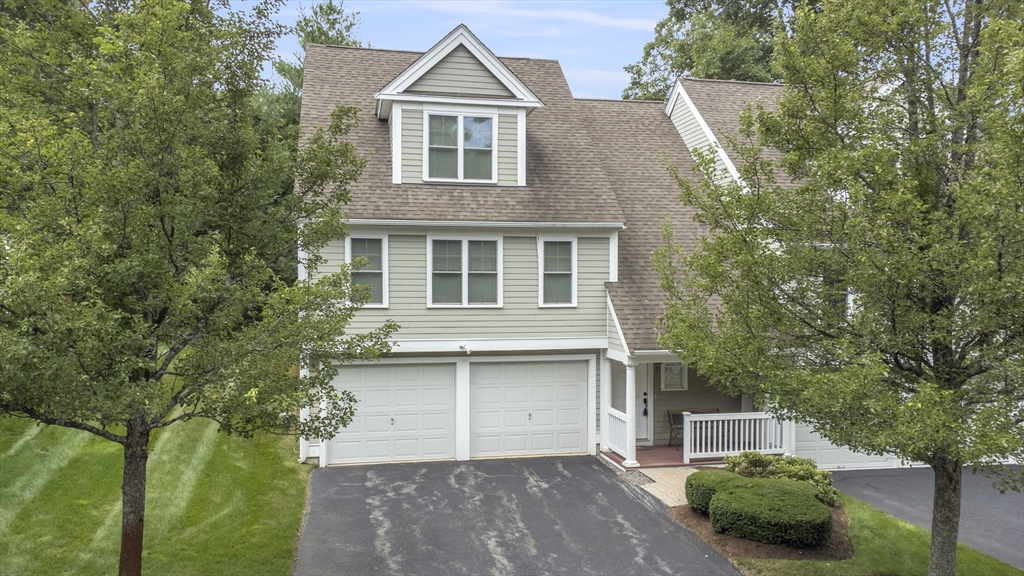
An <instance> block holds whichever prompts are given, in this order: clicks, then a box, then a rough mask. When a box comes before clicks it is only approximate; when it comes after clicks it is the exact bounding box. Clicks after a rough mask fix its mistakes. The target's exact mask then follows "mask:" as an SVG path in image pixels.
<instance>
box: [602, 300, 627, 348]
mask: <svg viewBox="0 0 1024 576" xmlns="http://www.w3.org/2000/svg"><path fill="white" fill-rule="evenodd" d="M605 296H606V297H607V298H608V311H609V312H611V315H612V321H613V322H614V323H615V333H616V334H618V335H619V341H620V342H622V347H623V348H624V349H625V350H626V354H627V355H628V354H629V343H628V342H626V336H625V335H624V334H623V333H622V325H621V324H619V317H618V315H616V314H615V306H614V305H613V304H612V295H611V294H609V293H608V291H607V290H605ZM612 352H614V350H608V353H609V354H608V357H609V358H611V353H612Z"/></svg>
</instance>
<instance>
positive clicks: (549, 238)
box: [537, 236, 579, 308]
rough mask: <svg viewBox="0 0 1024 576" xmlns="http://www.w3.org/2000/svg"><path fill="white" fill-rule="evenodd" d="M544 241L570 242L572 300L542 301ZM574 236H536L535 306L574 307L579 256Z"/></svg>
mask: <svg viewBox="0 0 1024 576" xmlns="http://www.w3.org/2000/svg"><path fill="white" fill-rule="evenodd" d="M545 242H571V243H572V302H570V303H567V304H545V303H544V243H545ZM576 246H577V242H576V237H574V236H538V237H537V306H538V307H540V308H575V307H576V306H577V302H576V292H577V290H576V288H577V284H578V282H577V280H578V276H579V266H578V263H579V258H578V257H577V251H576Z"/></svg>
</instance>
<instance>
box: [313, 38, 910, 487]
mask: <svg viewBox="0 0 1024 576" xmlns="http://www.w3.org/2000/svg"><path fill="white" fill-rule="evenodd" d="M777 90H778V87H777V86H773V85H766V84H752V83H738V82H717V81H700V80H681V81H679V82H678V83H677V84H676V85H675V87H674V89H673V90H672V93H671V97H670V98H669V101H668V102H667V103H666V102H638V101H613V100H590V99H580V98H574V97H573V96H572V93H571V92H570V90H569V86H568V84H567V83H566V80H565V76H564V75H563V73H562V71H561V68H560V67H559V64H558V62H557V61H554V60H542V59H530V58H498V57H496V56H495V55H494V54H493V53H491V51H490V50H489V49H488V48H487V47H486V46H485V45H484V44H483V43H482V42H481V41H480V40H479V39H478V38H476V36H474V35H473V34H472V33H471V32H470V31H469V29H467V28H466V27H465V26H459V27H457V28H456V29H455V30H453V31H452V32H451V33H449V34H448V35H447V36H445V37H444V38H443V39H442V40H441V41H440V42H438V43H437V44H436V45H434V46H433V47H432V48H430V49H429V50H428V51H426V52H425V53H416V52H405V51H394V50H378V49H365V48H349V47H337V46H317V45H311V46H308V47H307V51H306V59H305V78H304V94H303V104H302V126H303V128H304V129H309V128H310V127H312V126H317V125H326V124H327V123H328V121H329V114H330V112H331V110H332V109H333V108H334V107H335V106H337V105H338V104H347V105H353V106H358V107H360V108H361V114H360V115H361V119H362V122H361V124H360V125H359V126H358V127H357V128H356V129H354V130H353V131H352V132H351V134H350V137H351V140H352V141H353V142H354V143H355V144H356V146H357V148H358V150H359V151H360V152H361V153H362V154H364V155H368V157H369V162H368V164H367V166H366V169H365V170H364V172H363V175H362V178H361V179H360V180H359V182H358V183H356V184H354V185H353V186H352V198H353V200H352V203H351V204H350V205H349V206H348V216H349V224H350V230H349V236H348V237H346V238H343V239H338V240H336V241H335V242H333V243H332V244H331V245H330V246H328V247H327V249H326V250H325V252H324V253H323V255H324V256H325V257H326V258H327V259H328V262H329V264H330V263H342V262H349V261H351V259H352V258H354V257H363V258H365V259H366V261H367V262H368V265H366V266H364V267H363V268H361V269H360V270H359V271H358V272H356V273H355V274H354V275H353V280H354V281H355V282H359V283H361V284H368V285H370V286H371V287H372V290H373V298H372V300H371V302H370V303H369V304H368V305H366V307H365V308H364V309H362V310H361V311H360V312H359V313H358V314H357V315H356V317H355V319H354V321H353V322H352V324H351V325H350V330H351V331H353V332H359V331H362V330H369V329H372V328H373V327H376V326H379V325H380V324H381V322H382V321H383V320H385V319H387V318H391V319H394V320H395V321H397V322H398V323H399V324H400V325H401V330H400V331H399V332H398V333H397V334H396V336H395V341H394V354H393V355H392V356H391V357H389V358H387V359H384V360H381V361H379V362H370V363H357V364H350V365H345V366H342V367H341V368H340V370H339V374H338V379H337V383H338V386H339V387H340V388H343V389H346V390H350V391H352V392H353V393H354V394H355V396H356V398H357V399H358V400H359V404H358V406H357V413H356V416H355V419H354V420H353V422H352V424H351V425H350V426H349V427H347V428H345V429H343V430H341V431H340V432H339V433H338V435H337V436H335V437H334V438H330V439H322V440H312V441H308V442H306V441H303V442H302V443H301V447H300V452H301V454H300V456H301V458H303V459H305V458H307V457H308V458H318V459H319V462H320V464H321V465H331V464H353V463H368V462H400V461H413V460H444V459H449V460H467V459H471V458H500V457H520V456H539V455H553V454H595V453H596V452H597V451H598V450H601V451H604V452H607V453H612V454H616V455H618V459H619V460H620V461H622V463H623V465H625V466H627V467H628V466H636V465H638V461H637V456H636V454H637V447H641V448H642V447H644V446H652V445H664V444H668V443H670V442H673V443H678V442H680V441H682V442H683V443H684V449H683V450H680V456H679V457H680V462H682V460H683V459H684V458H686V459H687V460H689V461H692V460H693V459H698V458H702V457H706V458H715V457H720V456H721V455H723V454H725V453H729V452H736V451H739V450H741V449H759V450H763V451H767V452H777V453H783V452H786V453H797V454H799V455H807V456H812V457H815V458H816V459H817V460H818V461H819V463H821V464H822V465H823V466H824V467H870V466H893V465H894V462H897V463H898V461H895V460H894V459H891V458H890V459H885V458H877V457H871V456H866V455H862V454H855V453H853V452H850V451H848V450H845V449H842V448H837V447H835V446H832V445H831V444H829V443H828V442H826V441H823V440H821V439H820V438H818V437H817V436H816V435H815V434H814V433H813V431H811V430H810V429H809V428H807V427H801V426H796V425H794V424H793V423H787V422H781V421H778V420H776V419H775V418H774V417H772V416H771V415H769V414H765V413H762V412H759V411H757V410H756V409H755V406H754V403H753V402H752V400H751V399H750V398H732V397H729V396H726V395H725V394H723V393H721V392H719V391H718V390H717V389H715V388H714V387H712V386H710V385H709V383H708V382H707V381H705V380H704V379H703V378H702V377H700V376H699V375H697V374H696V373H695V372H694V371H693V370H691V369H689V368H687V367H686V366H682V365H681V364H680V363H679V360H678V358H677V357H676V356H675V355H673V354H672V353H671V352H670V351H669V350H665V349H661V348H659V346H658V341H657V333H656V320H657V318H658V316H659V314H661V313H662V310H663V302H664V294H663V292H662V291H661V288H660V285H659V280H658V277H657V274H656V273H655V272H654V270H653V266H652V263H651V253H652V252H653V251H654V250H655V249H656V248H658V247H659V246H660V245H661V243H662V239H661V230H662V226H663V223H664V222H666V221H668V222H671V225H672V227H673V228H674V230H675V233H676V238H677V239H678V240H680V241H682V242H683V243H684V244H686V243H690V245H692V243H694V242H696V241H698V240H699V238H700V237H701V236H702V235H703V234H704V233H705V231H704V230H702V229H701V227H700V226H699V225H698V224H697V223H695V222H694V221H693V210H692V209H691V208H689V207H687V206H683V205H682V204H681V203H680V202H679V200H678V193H679V191H678V187H677V185H676V182H675V181H674V180H673V178H672V177H671V176H670V174H669V173H668V171H667V166H668V164H673V165H675V166H677V167H678V168H679V170H680V173H681V174H682V175H684V176H689V177H695V176H693V175H692V168H693V165H694V161H693V157H692V156H691V153H690V149H691V148H693V147H699V148H702V149H704V148H707V147H709V146H714V145H715V144H716V143H717V142H718V141H719V140H722V139H723V137H724V135H725V134H730V133H735V132H736V130H737V125H738V117H739V113H740V111H741V110H742V108H743V107H744V105H745V102H747V101H750V100H755V101H756V100H760V101H763V102H766V103H769V104H770V102H772V101H773V99H774V97H775V94H776V91H777ZM718 153H719V154H720V160H721V163H722V166H723V167H724V168H725V169H727V170H731V171H732V172H735V168H734V166H733V164H732V162H731V160H730V158H729V156H728V153H727V151H725V150H723V149H721V148H720V149H719V152H718ZM331 269H332V266H330V265H328V266H324V267H323V269H322V272H330V271H331ZM301 273H302V272H301V271H300V274H301ZM681 412H686V420H685V422H684V423H683V424H684V425H683V434H682V436H683V437H682V438H673V437H672V434H671V432H672V430H671V427H670V421H669V419H670V416H669V414H670V413H674V414H678V413H681Z"/></svg>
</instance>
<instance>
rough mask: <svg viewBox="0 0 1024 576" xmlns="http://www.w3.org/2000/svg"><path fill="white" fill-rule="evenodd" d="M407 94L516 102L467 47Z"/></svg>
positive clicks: (459, 48) (456, 51)
mask: <svg viewBox="0 0 1024 576" xmlns="http://www.w3.org/2000/svg"><path fill="white" fill-rule="evenodd" d="M405 91H406V92H430V93H441V94H469V95H473V96H491V97H497V98H515V95H514V94H512V92H511V91H510V90H509V89H508V88H506V87H505V85H504V84H502V83H501V81H500V80H498V79H497V78H495V76H494V74H491V71H490V70H488V69H487V67H486V66H484V65H483V64H482V63H481V62H480V61H479V60H477V59H476V56H473V54H472V52H470V51H469V50H468V49H467V48H466V47H465V46H457V47H456V48H455V49H454V50H452V51H451V52H449V53H448V55H447V56H445V57H444V58H442V59H441V60H440V61H439V62H438V63H437V64H434V67H433V68H431V69H430V70H428V71H427V72H426V73H425V74H423V75H422V76H420V78H419V80H416V81H415V82H413V83H412V85H410V86H409V87H408V88H406V90H405Z"/></svg>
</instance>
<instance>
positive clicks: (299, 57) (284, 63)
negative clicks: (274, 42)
mask: <svg viewBox="0 0 1024 576" xmlns="http://www.w3.org/2000/svg"><path fill="white" fill-rule="evenodd" d="M358 25H359V13H358V12H345V2H344V1H343V0H342V1H339V2H338V3H337V4H335V3H334V0H327V1H326V2H321V3H320V4H316V5H314V6H313V7H312V8H311V9H310V11H309V12H308V13H307V12H306V11H305V9H304V8H300V9H299V18H298V20H296V22H295V28H294V29H293V32H294V33H295V36H296V37H297V38H298V40H299V44H300V45H301V47H302V52H296V53H295V54H293V55H292V57H293V60H286V59H284V58H275V59H274V60H273V66H274V71H275V72H277V74H278V75H279V76H280V77H281V79H282V81H281V82H280V83H278V84H276V85H274V86H268V87H266V88H265V89H263V90H262V91H260V93H259V95H258V101H257V105H258V107H259V109H260V111H261V113H260V117H261V119H262V120H263V122H265V123H268V124H269V125H270V126H271V127H272V128H273V129H275V130H277V131H278V132H280V133H281V135H282V137H283V138H284V139H285V140H286V141H289V142H297V141H298V131H299V112H300V109H301V102H302V70H303V62H304V60H305V50H306V45H308V44H332V45H335V46H362V45H363V44H362V42H361V41H360V40H359V39H358V38H356V37H355V35H354V33H353V31H354V30H355V28H356V27H357V26H358ZM285 187H286V189H287V190H289V191H290V190H291V186H290V183H286V185H285Z"/></svg>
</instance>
